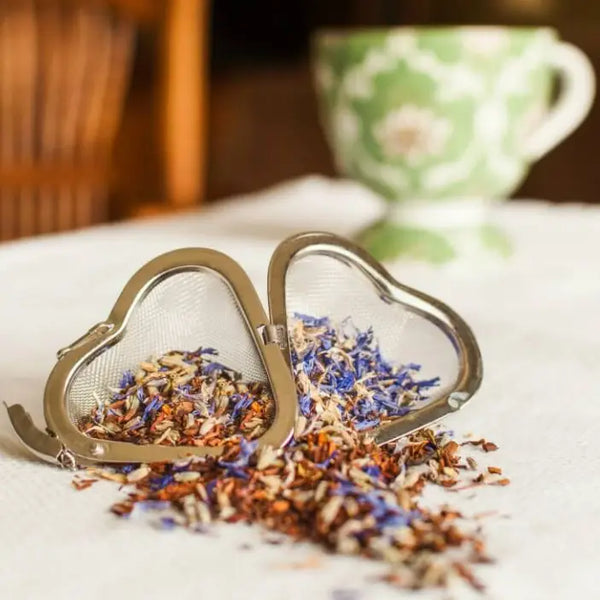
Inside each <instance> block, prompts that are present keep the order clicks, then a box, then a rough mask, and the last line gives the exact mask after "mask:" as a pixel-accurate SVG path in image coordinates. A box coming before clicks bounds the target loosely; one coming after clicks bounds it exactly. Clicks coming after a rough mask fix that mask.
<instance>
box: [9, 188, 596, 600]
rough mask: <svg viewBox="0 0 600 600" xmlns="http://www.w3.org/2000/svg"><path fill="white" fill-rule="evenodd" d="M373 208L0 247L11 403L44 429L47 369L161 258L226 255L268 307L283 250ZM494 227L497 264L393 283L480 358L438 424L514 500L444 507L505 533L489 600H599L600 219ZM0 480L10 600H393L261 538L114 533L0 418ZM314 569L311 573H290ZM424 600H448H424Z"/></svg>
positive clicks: (370, 202) (309, 207)
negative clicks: (453, 315) (463, 435)
mask: <svg viewBox="0 0 600 600" xmlns="http://www.w3.org/2000/svg"><path fill="white" fill-rule="evenodd" d="M380 208H381V207H380V205H379V204H378V202H377V201H376V200H375V199H374V198H373V197H372V196H371V195H370V194H369V193H367V192H366V191H364V190H362V189H361V188H359V187H358V186H355V185H354V184H350V183H347V182H332V181H328V180H323V179H320V178H306V179H302V180H299V181H296V182H292V183H289V184H285V185H282V186H279V187H278V188H275V189H271V190H268V191H266V192H264V193H260V194H256V195H253V196H250V197H246V198H243V199H238V200H236V201H235V202H231V203H222V204H219V205H218V206H217V207H215V208H214V209H212V210H207V211H204V212H201V213H197V214H196V213H193V214H189V215H184V216H178V217H174V218H170V219H168V220H153V221H146V222H137V223H126V224H121V225H117V226H110V227H102V228H97V229H93V230H88V231H83V232H80V233H75V234H70V235H62V236H50V237H44V238H38V239H33V240H26V241H22V242H18V243H13V244H6V245H4V246H0V282H1V283H2V293H1V295H0V340H1V341H2V351H1V353H0V381H1V382H2V385H1V387H0V400H4V401H7V402H8V403H13V402H20V403H22V404H24V405H25V406H26V408H27V409H28V410H30V412H31V413H32V414H33V415H34V417H35V418H37V419H38V424H41V423H42V420H41V408H42V404H41V403H42V390H43V386H44V382H45V378H46V376H47V374H48V373H49V371H50V369H51V367H52V365H53V362H54V356H55V351H56V350H57V349H58V348H60V347H62V346H64V345H66V344H67V343H69V342H71V341H72V340H74V339H76V338H77V337H78V336H79V335H81V334H82V333H83V332H84V331H86V330H87V329H88V327H89V326H90V325H92V324H93V323H96V322H97V321H99V320H100V319H102V318H104V317H105V316H106V314H107V313H108V311H109V309H110V307H111V306H112V303H113V301H114V300H115V298H116V296H117V294H118V292H119V291H120V288H121V287H122V285H123V283H124V282H125V281H126V280H127V279H128V277H129V276H130V275H131V274H132V273H133V271H134V270H135V269H137V268H138V267H139V266H140V265H141V264H142V263H144V262H145V261H147V260H148V259H150V258H151V257H153V256H155V255H156V254H158V253H161V252H164V251H167V250H170V249H174V248H177V247H181V246H209V247H213V248H216V249H219V250H221V251H224V252H227V253H229V254H230V255H231V256H233V257H234V258H235V259H236V260H238V261H239V262H240V263H241V264H242V266H243V267H244V268H245V269H246V270H247V271H248V273H249V274H250V275H251V277H252V278H253V280H254V281H255V283H256V285H257V287H258V289H259V290H260V292H261V294H262V296H263V298H264V296H265V293H264V290H265V279H266V277H265V276H266V267H267V263H268V259H269V255H270V253H271V251H272V250H273V248H274V247H275V245H276V244H277V242H278V241H279V240H280V239H282V238H283V237H285V236H286V235H288V234H291V233H293V232H295V231H299V230H303V229H327V230H331V231H334V232H336V233H341V234H348V233H351V232H353V231H354V230H355V229H356V228H357V227H359V226H360V225H362V224H363V223H364V222H366V221H367V220H369V219H370V218H372V217H373V216H375V215H376V214H377V213H378V212H379V211H380ZM495 219H496V220H497V222H498V223H499V224H500V225H501V226H503V227H504V228H505V229H506V230H507V231H508V232H509V234H510V235H511V236H512V238H513V240H514V243H515V247H516V251H515V254H514V255H513V257H512V258H510V259H509V260H507V261H506V262H500V261H498V262H495V263H490V264H487V265H478V266H474V265H473V264H469V263H466V262H465V261H463V262H459V263H456V264H453V265H451V266H449V267H442V268H439V267H432V266H428V265H423V264H415V263H408V262H399V263H397V264H395V265H392V266H391V270H392V272H393V273H394V274H395V276H396V277H397V278H398V279H400V280H401V281H403V282H405V283H407V284H409V285H412V286H414V287H417V288H420V289H422V290H424V291H426V292H429V293H431V294H433V295H436V296H439V297H441V298H442V299H444V300H445V301H447V302H448V303H449V304H450V305H451V306H453V307H454V308H455V309H456V310H458V311H459V312H460V313H461V314H462V315H463V316H464V317H465V318H466V320H467V321H468V322H469V323H470V324H471V326H472V327H473V329H474V331H475V333H476V334H477V336H478V338H479V341H480V344H481V348H482V353H483V356H484V362H485V378H484V383H483V386H482V388H481V390H480V392H479V393H478V394H477V396H476V397H475V398H474V399H473V401H472V402H471V403H470V404H469V405H468V406H467V407H465V409H464V410H463V411H461V412H460V413H457V414H455V415H453V416H452V417H450V418H448V420H447V422H448V423H449V424H450V425H451V426H452V427H453V428H454V429H455V430H456V431H457V432H474V433H476V434H480V435H484V436H486V437H487V438H489V439H491V440H493V441H495V442H496V443H497V444H498V445H499V446H500V450H499V451H498V452H497V453H496V454H495V455H494V456H493V463H496V464H500V465H502V466H503V467H504V471H505V473H506V475H507V476H508V477H510V479H511V481H512V484H511V485H510V486H508V487H506V488H481V489H478V490H477V491H476V493H475V494H472V493H463V494H452V495H451V496H452V497H451V498H448V497H447V496H446V497H445V498H446V500H451V501H452V504H453V505H455V506H458V507H459V508H461V509H462V510H463V511H464V512H465V513H466V514H474V513H478V512H482V511H488V510H499V511H500V512H501V513H502V514H507V515H509V516H510V518H500V517H498V518H490V519H488V520H487V521H486V522H485V528H486V531H487V536H488V541H489V548H490V553H491V554H492V555H493V556H494V557H495V558H496V559H497V563H496V564H495V565H492V566H486V567H482V568H480V569H479V571H478V574H479V575H480V577H481V578H482V579H483V580H484V581H485V582H486V584H487V585H488V589H489V597H490V598H498V599H500V598H502V599H504V598H510V599H511V600H517V599H521V598H522V599H524V600H535V599H538V598H539V599H543V600H548V599H551V598H590V599H591V598H600V575H599V574H598V573H599V572H598V564H599V562H600V442H599V440H600V394H599V392H598V388H599V386H598V379H597V377H598V376H599V374H600V370H599V368H598V364H599V362H600V264H599V260H600V208H598V207H594V208H592V207H583V206H578V205H566V206H550V205H548V204H546V203H542V202H523V203H508V204H506V205H504V206H502V207H499V208H498V209H497V210H496V213H495ZM0 474H1V483H0V597H1V598H3V599H7V600H8V599H21V598H48V599H50V598H57V599H66V598H75V597H82V598H102V599H103V600H105V599H107V598H128V599H136V598H161V599H165V600H166V599H171V598H182V599H183V598H192V597H193V598H211V599H215V600H216V599H221V598H244V599H252V598H261V599H264V600H270V599H276V598H277V599H279V598H281V597H282V596H284V597H286V598H287V599H290V600H291V599H296V598H297V599H301V598H311V599H312V600H320V599H330V598H332V590H334V589H342V590H356V591H358V592H360V596H357V598H358V597H360V598H361V600H363V599H377V600H380V599H384V598H398V597H401V596H402V594H400V593H399V592H397V591H395V590H392V589H391V588H388V587H387V586H386V585H384V584H381V583H376V582H374V581H373V580H372V577H371V576H373V575H377V574H380V573H382V572H383V571H384V568H383V567H382V566H381V565H378V564H377V563H372V562H368V561H362V560H358V559H348V558H343V557H333V556H325V555H319V552H318V551H316V550H315V549H314V548H313V547H311V546H308V545H300V546H289V547H288V546H287V545H286V546H283V547H282V546H272V545H267V544H262V543H260V539H261V534H260V532H258V531H257V530H256V529H253V528H249V527H245V526H244V527H237V526H236V527H233V526H232V527H226V526H225V527H221V528H219V529H218V531H217V532H216V533H215V535H214V536H201V535H193V534H190V533H187V532H185V531H170V532H163V531H157V530H154V529H152V528H151V527H148V525H147V524H146V523H143V522H141V521H137V520H135V519H134V520H133V521H132V520H130V521H127V520H120V519H117V518H115V517H114V516H112V515H111V514H110V513H109V512H108V510H107V509H108V507H109V505H110V504H111V502H112V501H113V500H115V498H116V497H117V496H118V491H117V489H116V487H115V486H114V485H111V484H110V483H100V484H97V485H95V486H94V487H93V488H91V489H90V490H87V491H85V492H76V491H74V490H73V489H72V488H71V487H70V485H69V481H70V478H71V475H70V474H69V473H67V472H61V471H59V470H57V469H55V468H54V467H51V466H48V465H46V464H42V463H40V462H38V461H37V460H35V459H33V458H32V457H31V456H29V455H28V453H27V452H26V451H25V450H23V449H21V447H20V446H19V445H18V443H17V442H16V441H15V439H14V438H13V437H12V434H11V433H10V430H9V426H8V420H7V418H6V415H5V413H4V411H3V410H0ZM441 498H444V496H443V495H442V496H441ZM244 542H249V543H250V544H251V546H252V549H251V550H247V549H244V548H243V547H242V544H243V543H244ZM315 554H316V555H319V556H320V559H319V560H320V561H321V566H320V567H319V568H314V569H307V570H302V569H300V570H294V569H289V568H286V566H287V565H290V564H291V563H294V562H302V561H303V560H305V558H306V557H307V556H314V555H315ZM370 577H371V579H370ZM338 597H341V596H338ZM429 597H439V594H436V593H434V592H431V593H429V592H428V593H426V594H423V595H421V596H419V598H429ZM460 597H464V596H463V594H462V592H461V594H460Z"/></svg>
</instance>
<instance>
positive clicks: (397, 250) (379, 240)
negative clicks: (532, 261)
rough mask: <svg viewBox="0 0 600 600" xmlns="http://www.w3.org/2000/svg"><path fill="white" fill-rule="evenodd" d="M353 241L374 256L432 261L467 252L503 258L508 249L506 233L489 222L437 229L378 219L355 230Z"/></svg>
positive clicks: (449, 259)
mask: <svg viewBox="0 0 600 600" xmlns="http://www.w3.org/2000/svg"><path fill="white" fill-rule="evenodd" d="M357 241H358V243H359V244H361V245H362V246H363V247H364V248H365V249H366V250H368V251H369V252H370V253H371V254H372V255H373V256H374V257H375V258H376V259H377V260H393V259H397V258H407V259H412V260H420V261H425V262H429V263H433V264H443V263H447V262H450V261H452V260H454V259H456V258H458V257H459V256H463V255H471V254H478V255H481V254H486V253H492V254H494V255H497V256H500V257H503V258H506V257H508V256H509V255H510V254H511V252H512V245H511V242H510V239H509V237H508V236H507V234H506V233H505V232H504V231H503V230H502V229H501V228H499V227H498V226H496V225H492V224H482V225H479V226H477V227H469V228H459V229H446V230H443V231H440V230H434V229H425V228H419V227H414V226H410V225H401V224H398V223H394V222H392V221H386V220H382V221H378V222H376V223H374V224H373V225H370V226H369V227H367V228H365V229H363V230H362V231H361V232H359V234H358V235H357Z"/></svg>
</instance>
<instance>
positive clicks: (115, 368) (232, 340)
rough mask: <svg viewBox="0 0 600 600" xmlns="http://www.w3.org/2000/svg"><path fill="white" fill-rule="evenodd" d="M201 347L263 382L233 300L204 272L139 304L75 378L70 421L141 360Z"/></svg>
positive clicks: (165, 283)
mask: <svg viewBox="0 0 600 600" xmlns="http://www.w3.org/2000/svg"><path fill="white" fill-rule="evenodd" d="M200 346H202V347H204V348H208V347H211V348H216V349H217V350H218V352H219V354H218V357H217V358H216V360H218V361H219V362H220V363H222V364H224V365H226V366H227V367H230V368H232V369H234V370H236V371H238V372H240V373H241V374H242V377H243V379H245V380H247V381H262V382H268V378H267V375H266V372H265V369H264V366H263V363H262V360H261V357H260V354H259V352H258V350H257V348H256V346H255V343H254V339H253V337H252V335H251V333H250V330H249V325H248V324H247V322H246V320H245V318H244V316H243V310H242V307H241V305H240V303H239V301H238V299H237V297H236V296H235V294H234V293H233V291H232V289H231V287H230V286H229V284H228V283H227V282H226V281H225V280H224V279H222V278H221V276H220V275H218V274H217V273H216V272H214V271H212V270H210V269H206V268H204V269H200V270H190V271H184V272H179V273H175V274H172V275H169V276H167V277H166V278H165V279H163V280H162V281H160V282H159V283H157V284H156V285H155V286H154V287H153V288H152V289H151V290H150V292H149V293H148V294H147V295H146V296H145V297H144V298H143V299H142V300H141V301H140V302H138V304H137V305H136V306H135V308H134V309H133V312H132V314H131V316H130V318H129V321H128V323H127V326H126V329H125V332H124V334H123V335H122V336H121V338H120V339H119V340H118V341H117V342H116V343H114V345H112V346H111V347H109V348H108V349H106V350H105V351H104V352H103V353H102V354H100V355H99V356H97V357H96V358H94V359H92V360H91V362H89V363H88V364H87V365H84V366H83V367H82V368H81V369H80V370H79V371H78V372H77V373H76V374H75V376H74V378H73V380H72V383H71V386H70V389H69V391H68V393H67V400H66V401H67V411H68V414H69V418H70V419H71V421H72V422H73V423H78V422H79V420H80V419H81V418H82V417H83V416H84V415H87V414H89V412H90V410H91V409H92V407H93V406H95V404H96V402H97V399H99V400H101V401H104V400H106V399H108V397H109V395H110V390H109V388H110V387H113V388H114V387H117V386H118V383H119V380H120V378H121V375H122V373H123V372H125V371H127V370H129V369H131V370H133V371H134V372H135V369H136V366H137V365H138V364H139V363H140V362H141V361H144V360H148V358H150V357H152V356H159V355H161V354H164V353H165V352H168V351H170V350H196V349H197V348H199V347H200Z"/></svg>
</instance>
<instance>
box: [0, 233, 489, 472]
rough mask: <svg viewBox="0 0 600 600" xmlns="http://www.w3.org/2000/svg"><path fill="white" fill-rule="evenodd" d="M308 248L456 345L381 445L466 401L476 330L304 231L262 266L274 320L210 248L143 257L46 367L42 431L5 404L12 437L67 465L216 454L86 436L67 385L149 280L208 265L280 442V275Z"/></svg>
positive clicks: (342, 243)
mask: <svg viewBox="0 0 600 600" xmlns="http://www.w3.org/2000/svg"><path fill="white" fill-rule="evenodd" d="M307 254H323V255H327V256H331V257H333V258H335V259H337V260H339V261H341V262H343V263H345V264H347V265H349V266H351V267H353V268H357V269H359V270H360V271H361V272H362V273H363V274H364V275H365V277H366V279H367V280H368V281H370V282H371V283H372V284H373V285H374V286H375V288H376V289H377V290H378V292H379V294H380V295H381V298H382V300H383V301H387V302H397V303H399V304H402V305H404V306H406V307H407V308H408V309H410V310H411V311H413V312H415V313H417V314H419V315H420V316H421V317H423V318H425V319H427V320H428V321H430V322H431V323H433V324H435V325H436V326H437V327H439V328H440V329H441V330H442V331H443V332H444V333H445V334H446V336H447V337H448V338H449V340H450V341H451V342H452V344H453V346H454V348H455V350H456V352H457V356H458V362H459V372H458V375H457V377H456V380H455V382H454V384H453V386H452V388H451V391H450V392H448V393H447V394H444V395H443V396H441V397H440V398H437V399H436V400H435V401H433V402H431V403H430V404H428V405H427V406H426V407H424V408H422V409H419V410H417V411H414V412H411V413H409V414H408V415H406V416H404V417H399V418H397V419H395V420H393V421H392V422H390V423H386V424H384V425H382V426H380V427H378V428H377V429H376V430H374V432H373V435H374V437H375V441H376V442H377V443H378V444H384V443H387V442H390V441H393V440H395V439H397V438H399V437H401V436H403V435H406V434H408V433H410V432H412V431H415V430H416V429H419V428H421V427H424V426H425V425H428V424H430V423H432V422H434V421H437V420H439V419H441V418H442V417H444V416H445V415H447V414H448V413H451V412H454V411H456V410H458V409H460V408H462V407H463V406H464V404H465V403H466V402H467V401H468V400H469V399H470V398H471V397H472V396H473V394H474V393H475V392H476V391H477V389H478V388H479V385H480V383H481V379H482V374H483V370H482V361H481V354H480V352H479V348H478V345H477V342H476V340H475V336H474V335H473V333H472V331H471V329H470V328H469V327H468V325H467V324H466V323H465V322H464V321H463V319H462V318H461V317H460V316H459V315H458V314H456V313H455V312H454V311H453V310H452V309H451V308H449V307H448V306H447V305H446V304H444V303H443V302H440V301H439V300H437V299H435V298H433V297H431V296H428V295H427V294H424V293H422V292H419V291H417V290H414V289H412V288H409V287H407V286H405V285H403V284H401V283H399V282H398V281H396V280H395V279H394V278H393V277H392V276H391V275H390V274H389V273H388V272H387V271H386V269H385V268H384V267H383V266H382V265H381V264H379V263H378V262H377V261H375V260H374V259H373V258H372V257H371V256H370V255H369V254H368V253H367V252H365V251H364V250H363V249H362V248H360V247H359V246H356V245H355V244H353V243H351V242H349V241H348V240H346V239H344V238H341V237H338V236H336V235H333V234H330V233H318V232H317V233H301V234H298V235H294V236H292V237H290V238H288V239H287V240H285V241H283V242H282V243H281V244H280V245H279V246H278V247H277V248H276V250H275V252H274V253H273V256H272V258H271V262H270V265H269V272H268V297H269V312H270V320H269V319H268V318H267V315H266V313H265V311H264V308H263V306H262V304H261V302H260V299H259V297H258V295H257V293H256V290H255V288H254V286H253V285H252V283H251V281H250V279H249V278H248V275H247V274H246V273H245V271H244V270H243V269H242V268H241V267H240V266H239V265H238V264H237V263H236V262H235V261H234V260H233V259H231V258H229V257H228V256H226V255H225V254H222V253H220V252H217V251H215V250H210V249H206V248H185V249H181V250H175V251H173V252H169V253H167V254H163V255H161V256H159V257H157V258H155V259H154V260H152V261H150V262H149V263H147V264H146V265H145V266H143V267H142V268H141V269H140V270H139V271H138V272H137V273H136V274H135V275H134V276H133V277H132V278H131V279H130V280H129V282H128V283H127V284H126V285H125V287H124V289H123V291H122V292H121V295H120V296H119V298H118V299H117V301H116V303H115V305H114V307H113V309H112V311H111V313H110V315H109V317H108V319H107V320H106V321H102V322H100V323H98V324H97V325H95V326H94V327H92V328H91V329H90V330H89V331H88V332H87V333H86V334H85V335H83V336H82V337H81V338H79V339H78V340H76V341H75V342H74V343H73V344H71V345H70V346H68V347H67V348H64V349H62V350H59V352H58V362H57V363H56V365H55V367H54V369H53V370H52V372H51V373H50V376H49V378H48V381H47V384H46V390H45V393H44V414H45V419H46V423H47V430H46V432H43V431H41V430H39V429H38V428H37V427H36V426H35V425H34V424H33V422H32V420H31V417H30V416H29V415H28V413H27V412H26V411H25V410H24V409H23V407H22V406H20V405H13V406H11V407H9V408H8V412H9V417H10V419H11V422H12V424H13V427H14V428H15V431H16V432H17V435H18V436H19V438H20V439H21V441H22V442H23V443H24V444H25V445H26V446H27V447H29V449H30V450H31V451H32V452H34V453H35V454H36V455H38V456H40V457H41V458H44V459H45V460H49V461H52V462H56V463H58V464H61V465H62V466H67V467H74V466H75V465H85V464H93V463H96V462H115V463H119V462H156V461H165V460H166V461H169V460H175V459H177V458H181V457H184V456H189V455H195V456H207V455H211V456H217V455H219V454H220V453H221V452H222V448H219V447H194V446H174V447H171V446H153V445H148V446H141V445H136V444H133V443H130V442H114V441H107V440H97V439H94V438H90V437H88V436H86V435H85V434H83V433H81V432H80V431H79V430H78V429H77V427H76V426H75V425H74V424H73V423H72V422H71V420H70V418H69V416H68V413H67V407H66V398H67V393H68V391H69V388H70V385H71V384H72V382H73V379H74V378H75V377H76V376H77V373H78V371H79V370H80V369H81V368H83V367H84V366H85V365H87V364H89V363H90V362H91V361H93V360H94V358H95V357H97V356H99V355H100V354H101V353H102V352H103V351H104V350H105V349H107V348H108V347H110V346H111V345H113V344H115V343H118V341H119V340H120V339H121V338H122V337H123V336H124V335H126V332H127V323H128V320H129V317H130V316H131V314H132V311H133V309H134V307H135V306H136V304H137V303H139V302H140V301H141V300H143V298H144V297H145V296H146V295H147V294H148V293H149V292H150V290H151V289H152V288H153V287H154V286H155V285H157V284H158V283H160V282H161V281H162V280H164V279H165V278H166V277H169V276H170V275H173V274H174V273H176V272H185V271H193V270H207V269H208V270H211V271H212V272H214V273H215V274H216V275H218V276H220V277H221V278H222V279H223V281H225V282H226V283H227V284H228V285H229V287H230V289H231V291H232V293H233V295H234V296H235V298H236V300H237V302H238V303H239V306H240V308H241V309H242V310H241V312H242V314H243V315H244V318H245V320H246V324H247V326H248V329H249V331H250V333H251V335H252V338H253V341H254V343H255V346H256V349H257V352H258V353H259V355H260V357H261V360H262V362H263V365H264V367H265V371H266V373H267V377H268V379H269V383H270V385H271V389H272V392H273V396H274V398H275V402H276V415H275V419H274V421H273V423H272V425H271V427H270V428H269V429H268V430H267V431H266V432H265V433H264V435H263V436H261V437H260V438H258V443H259V446H266V445H273V446H282V445H284V444H286V443H287V442H288V441H289V439H290V438H291V436H292V432H293V427H294V421H295V418H296V414H297V395H296V389H295V383H294V380H293V376H292V369H291V360H290V353H289V340H288V330H287V309H286V292H285V289H286V276H287V272H288V268H289V266H290V264H291V263H292V262H293V261H294V260H296V259H298V258H300V257H302V256H306V255H307Z"/></svg>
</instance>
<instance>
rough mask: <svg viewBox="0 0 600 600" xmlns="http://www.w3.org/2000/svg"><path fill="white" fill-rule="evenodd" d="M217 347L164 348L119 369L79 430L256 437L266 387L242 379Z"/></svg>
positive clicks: (141, 436)
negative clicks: (109, 389) (104, 397)
mask: <svg viewBox="0 0 600 600" xmlns="http://www.w3.org/2000/svg"><path fill="white" fill-rule="evenodd" d="M216 355H217V351H216V350H215V349H213V348H200V349H198V350H196V351H195V352H169V353H167V354H165V355H164V356H161V357H159V358H157V359H155V360H149V361H146V362H142V363H141V364H140V365H139V368H138V370H137V372H136V373H135V374H134V373H132V372H131V371H127V372H126V373H124V374H123V376H122V378H121V381H120V383H119V387H118V388H117V389H115V390H112V394H111V397H110V399H109V400H106V401H104V402H102V401H100V400H97V406H96V407H95V408H94V409H93V410H92V413H91V415H90V416H89V418H88V419H85V420H83V421H82V422H81V423H79V428H80V430H81V431H82V432H83V433H85V434H86V435H89V436H91V437H94V438H98V439H103V440H113V441H120V442H133V443H135V444H161V445H173V446H220V445H223V444H226V443H227V442H229V441H232V440H234V439H237V437H239V435H243V436H245V437H247V438H248V439H254V438H257V437H260V436H261V435H262V434H263V433H264V432H265V430H266V429H268V427H269V424H270V423H271V421H272V419H273V416H274V402H273V397H272V395H271V393H270V390H269V386H268V385H266V384H264V383H262V382H249V383H248V382H243V381H242V380H241V376H240V374H239V373H236V372H235V371H233V370H231V369H229V368H227V367H226V366H224V365H222V364H221V363H219V362H217V361H216V360H215V357H216Z"/></svg>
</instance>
